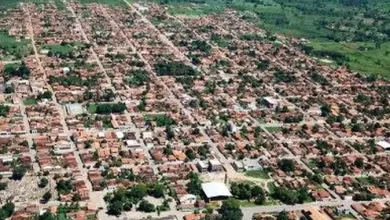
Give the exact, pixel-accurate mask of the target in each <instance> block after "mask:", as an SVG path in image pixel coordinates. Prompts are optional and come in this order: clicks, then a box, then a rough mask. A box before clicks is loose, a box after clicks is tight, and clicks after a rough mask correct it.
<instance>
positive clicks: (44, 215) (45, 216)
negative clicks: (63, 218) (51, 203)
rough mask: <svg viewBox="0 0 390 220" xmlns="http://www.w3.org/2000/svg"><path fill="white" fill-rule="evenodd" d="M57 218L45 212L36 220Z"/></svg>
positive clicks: (54, 219)
mask: <svg viewBox="0 0 390 220" xmlns="http://www.w3.org/2000/svg"><path fill="white" fill-rule="evenodd" d="M57 219H58V218H57V216H55V215H53V214H52V213H50V212H45V213H43V214H42V215H40V216H39V217H38V220H57Z"/></svg>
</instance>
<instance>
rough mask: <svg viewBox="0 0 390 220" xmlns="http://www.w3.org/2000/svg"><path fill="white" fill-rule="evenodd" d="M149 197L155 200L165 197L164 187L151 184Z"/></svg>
mask: <svg viewBox="0 0 390 220" xmlns="http://www.w3.org/2000/svg"><path fill="white" fill-rule="evenodd" d="M149 194H150V195H152V196H153V197H155V198H162V197H164V195H165V187H164V185H161V184H153V186H152V189H151V190H150V193H149Z"/></svg>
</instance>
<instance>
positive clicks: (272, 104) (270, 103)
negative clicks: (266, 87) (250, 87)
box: [262, 96, 279, 109]
mask: <svg viewBox="0 0 390 220" xmlns="http://www.w3.org/2000/svg"><path fill="white" fill-rule="evenodd" d="M262 103H263V104H264V105H265V106H267V107H268V108H270V109H275V108H276V107H277V106H279V101H278V100H276V99H275V98H273V97H269V96H267V97H264V98H263V99H262Z"/></svg>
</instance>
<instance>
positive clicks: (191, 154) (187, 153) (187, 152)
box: [186, 148, 196, 160]
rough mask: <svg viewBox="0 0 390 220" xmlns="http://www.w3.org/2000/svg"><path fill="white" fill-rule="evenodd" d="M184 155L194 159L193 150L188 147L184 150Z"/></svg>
mask: <svg viewBox="0 0 390 220" xmlns="http://www.w3.org/2000/svg"><path fill="white" fill-rule="evenodd" d="M186 156H187V158H188V159H189V160H194V159H195V158H196V155H195V152H194V151H193V150H192V149H190V148H189V149H187V150H186Z"/></svg>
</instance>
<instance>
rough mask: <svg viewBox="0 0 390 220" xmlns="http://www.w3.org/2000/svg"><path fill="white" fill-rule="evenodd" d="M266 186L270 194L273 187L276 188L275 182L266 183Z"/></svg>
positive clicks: (273, 189)
mask: <svg viewBox="0 0 390 220" xmlns="http://www.w3.org/2000/svg"><path fill="white" fill-rule="evenodd" d="M267 187H268V191H269V193H270V194H272V193H273V192H274V191H275V188H276V186H275V184H274V183H273V182H269V183H267Z"/></svg>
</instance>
